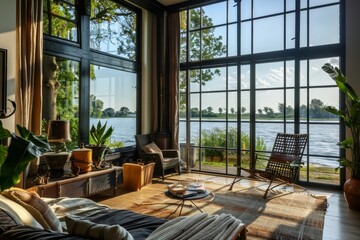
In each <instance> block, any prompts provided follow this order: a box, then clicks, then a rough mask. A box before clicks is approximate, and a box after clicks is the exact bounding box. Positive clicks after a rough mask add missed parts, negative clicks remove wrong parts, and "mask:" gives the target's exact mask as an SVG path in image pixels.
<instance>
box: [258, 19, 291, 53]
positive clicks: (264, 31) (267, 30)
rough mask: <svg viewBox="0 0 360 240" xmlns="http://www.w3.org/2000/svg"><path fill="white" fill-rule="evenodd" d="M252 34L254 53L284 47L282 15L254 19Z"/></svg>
mask: <svg viewBox="0 0 360 240" xmlns="http://www.w3.org/2000/svg"><path fill="white" fill-rule="evenodd" d="M253 34H254V39H253V44H254V53H261V52H271V51H277V50H282V49H284V17H283V16H275V17H268V18H261V19H258V20H254V29H253Z"/></svg>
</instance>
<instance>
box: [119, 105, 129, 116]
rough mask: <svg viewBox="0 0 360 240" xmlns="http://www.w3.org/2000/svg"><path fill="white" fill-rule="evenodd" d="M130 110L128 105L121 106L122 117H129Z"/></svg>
mask: <svg viewBox="0 0 360 240" xmlns="http://www.w3.org/2000/svg"><path fill="white" fill-rule="evenodd" d="M129 112H130V109H129V108H128V107H121V108H120V111H119V113H120V117H127V116H128V114H129Z"/></svg>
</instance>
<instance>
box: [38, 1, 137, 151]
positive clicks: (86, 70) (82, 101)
mask: <svg viewBox="0 0 360 240" xmlns="http://www.w3.org/2000/svg"><path fill="white" fill-rule="evenodd" d="M140 19H141V17H140V11H139V9H137V8H134V7H133V6H131V5H129V4H126V3H124V2H123V1H121V2H120V1H117V0H97V1H95V0H85V1H76V0H57V1H55V0H44V39H45V41H44V96H45V97H46V100H45V101H44V104H43V116H44V126H45V125H46V122H47V121H48V120H52V119H55V118H61V119H66V120H70V122H71V138H72V141H73V145H74V146H77V145H79V144H82V143H89V128H90V127H91V125H92V124H97V122H98V121H101V122H102V123H105V122H107V126H110V125H111V126H112V127H114V132H113V134H112V136H111V142H110V143H109V145H110V146H111V147H113V148H121V147H128V146H134V145H135V142H134V135H135V134H136V133H137V126H138V118H137V115H136V113H137V110H138V109H137V106H138V104H137V102H138V101H137V96H138V94H137V91H138V90H137V89H139V88H138V86H137V85H138V82H139V80H138V79H139V76H140V71H139V69H138V68H137V66H138V62H139V59H140V56H139V54H138V50H139V47H138V43H139V42H140V41H139V39H140V33H139V31H138V26H139V25H140V24H139V21H140ZM44 130H45V129H44Z"/></svg>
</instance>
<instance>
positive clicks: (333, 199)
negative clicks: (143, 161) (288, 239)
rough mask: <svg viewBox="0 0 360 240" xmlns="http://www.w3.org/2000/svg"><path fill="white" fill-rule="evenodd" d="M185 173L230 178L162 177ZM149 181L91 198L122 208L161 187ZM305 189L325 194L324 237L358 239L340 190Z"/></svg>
mask: <svg viewBox="0 0 360 240" xmlns="http://www.w3.org/2000/svg"><path fill="white" fill-rule="evenodd" d="M189 177H190V178H197V179H203V180H210V181H216V182H221V183H224V184H230V183H231V182H232V180H233V179H232V178H229V177H224V176H214V175H207V174H199V173H187V174H181V175H172V176H170V175H169V176H168V177H167V179H165V184H170V183H172V182H173V181H174V180H175V181H176V180H181V179H185V178H189ZM153 182H154V184H151V185H147V186H145V187H143V188H142V189H141V190H140V191H133V192H129V191H126V190H124V189H120V190H119V193H118V194H120V197H119V196H118V197H117V198H116V202H114V200H112V198H111V197H109V195H98V196H94V197H92V199H93V200H95V201H97V202H99V203H102V204H105V205H108V206H109V207H112V208H123V209H125V208H127V207H129V206H130V205H132V203H133V200H134V199H136V200H137V201H141V200H146V198H148V197H150V196H153V195H154V194H158V193H161V192H163V191H164V188H161V187H159V184H156V182H157V180H156V179H155V180H154V181H153ZM239 184H241V185H244V186H249V185H250V186H256V185H258V184H259V182H256V181H253V180H249V181H248V180H242V181H241V182H240V183H239ZM307 191H308V192H310V193H314V194H318V195H326V196H327V197H328V203H329V206H328V208H327V212H326V215H325V226H324V231H323V239H324V240H338V239H339V240H342V239H344V240H357V239H360V212H357V211H353V210H350V209H349V208H348V206H347V203H346V201H345V199H344V197H343V193H342V192H341V191H330V190H324V189H315V188H311V189H308V190H307ZM119 200H120V202H119ZM359 204H360V203H359Z"/></svg>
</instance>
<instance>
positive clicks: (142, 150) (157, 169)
mask: <svg viewBox="0 0 360 240" xmlns="http://www.w3.org/2000/svg"><path fill="white" fill-rule="evenodd" d="M135 139H136V146H137V150H138V154H139V157H140V159H141V160H142V161H143V162H144V163H145V164H147V163H149V162H155V166H154V174H153V176H154V177H160V176H161V177H162V179H163V180H164V179H165V171H166V170H169V169H174V170H175V171H177V172H178V173H179V174H181V171H180V154H179V151H178V150H176V149H165V150H161V149H160V148H159V147H158V146H157V145H156V144H155V143H154V141H153V139H152V136H151V134H143V135H136V136H135Z"/></svg>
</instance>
